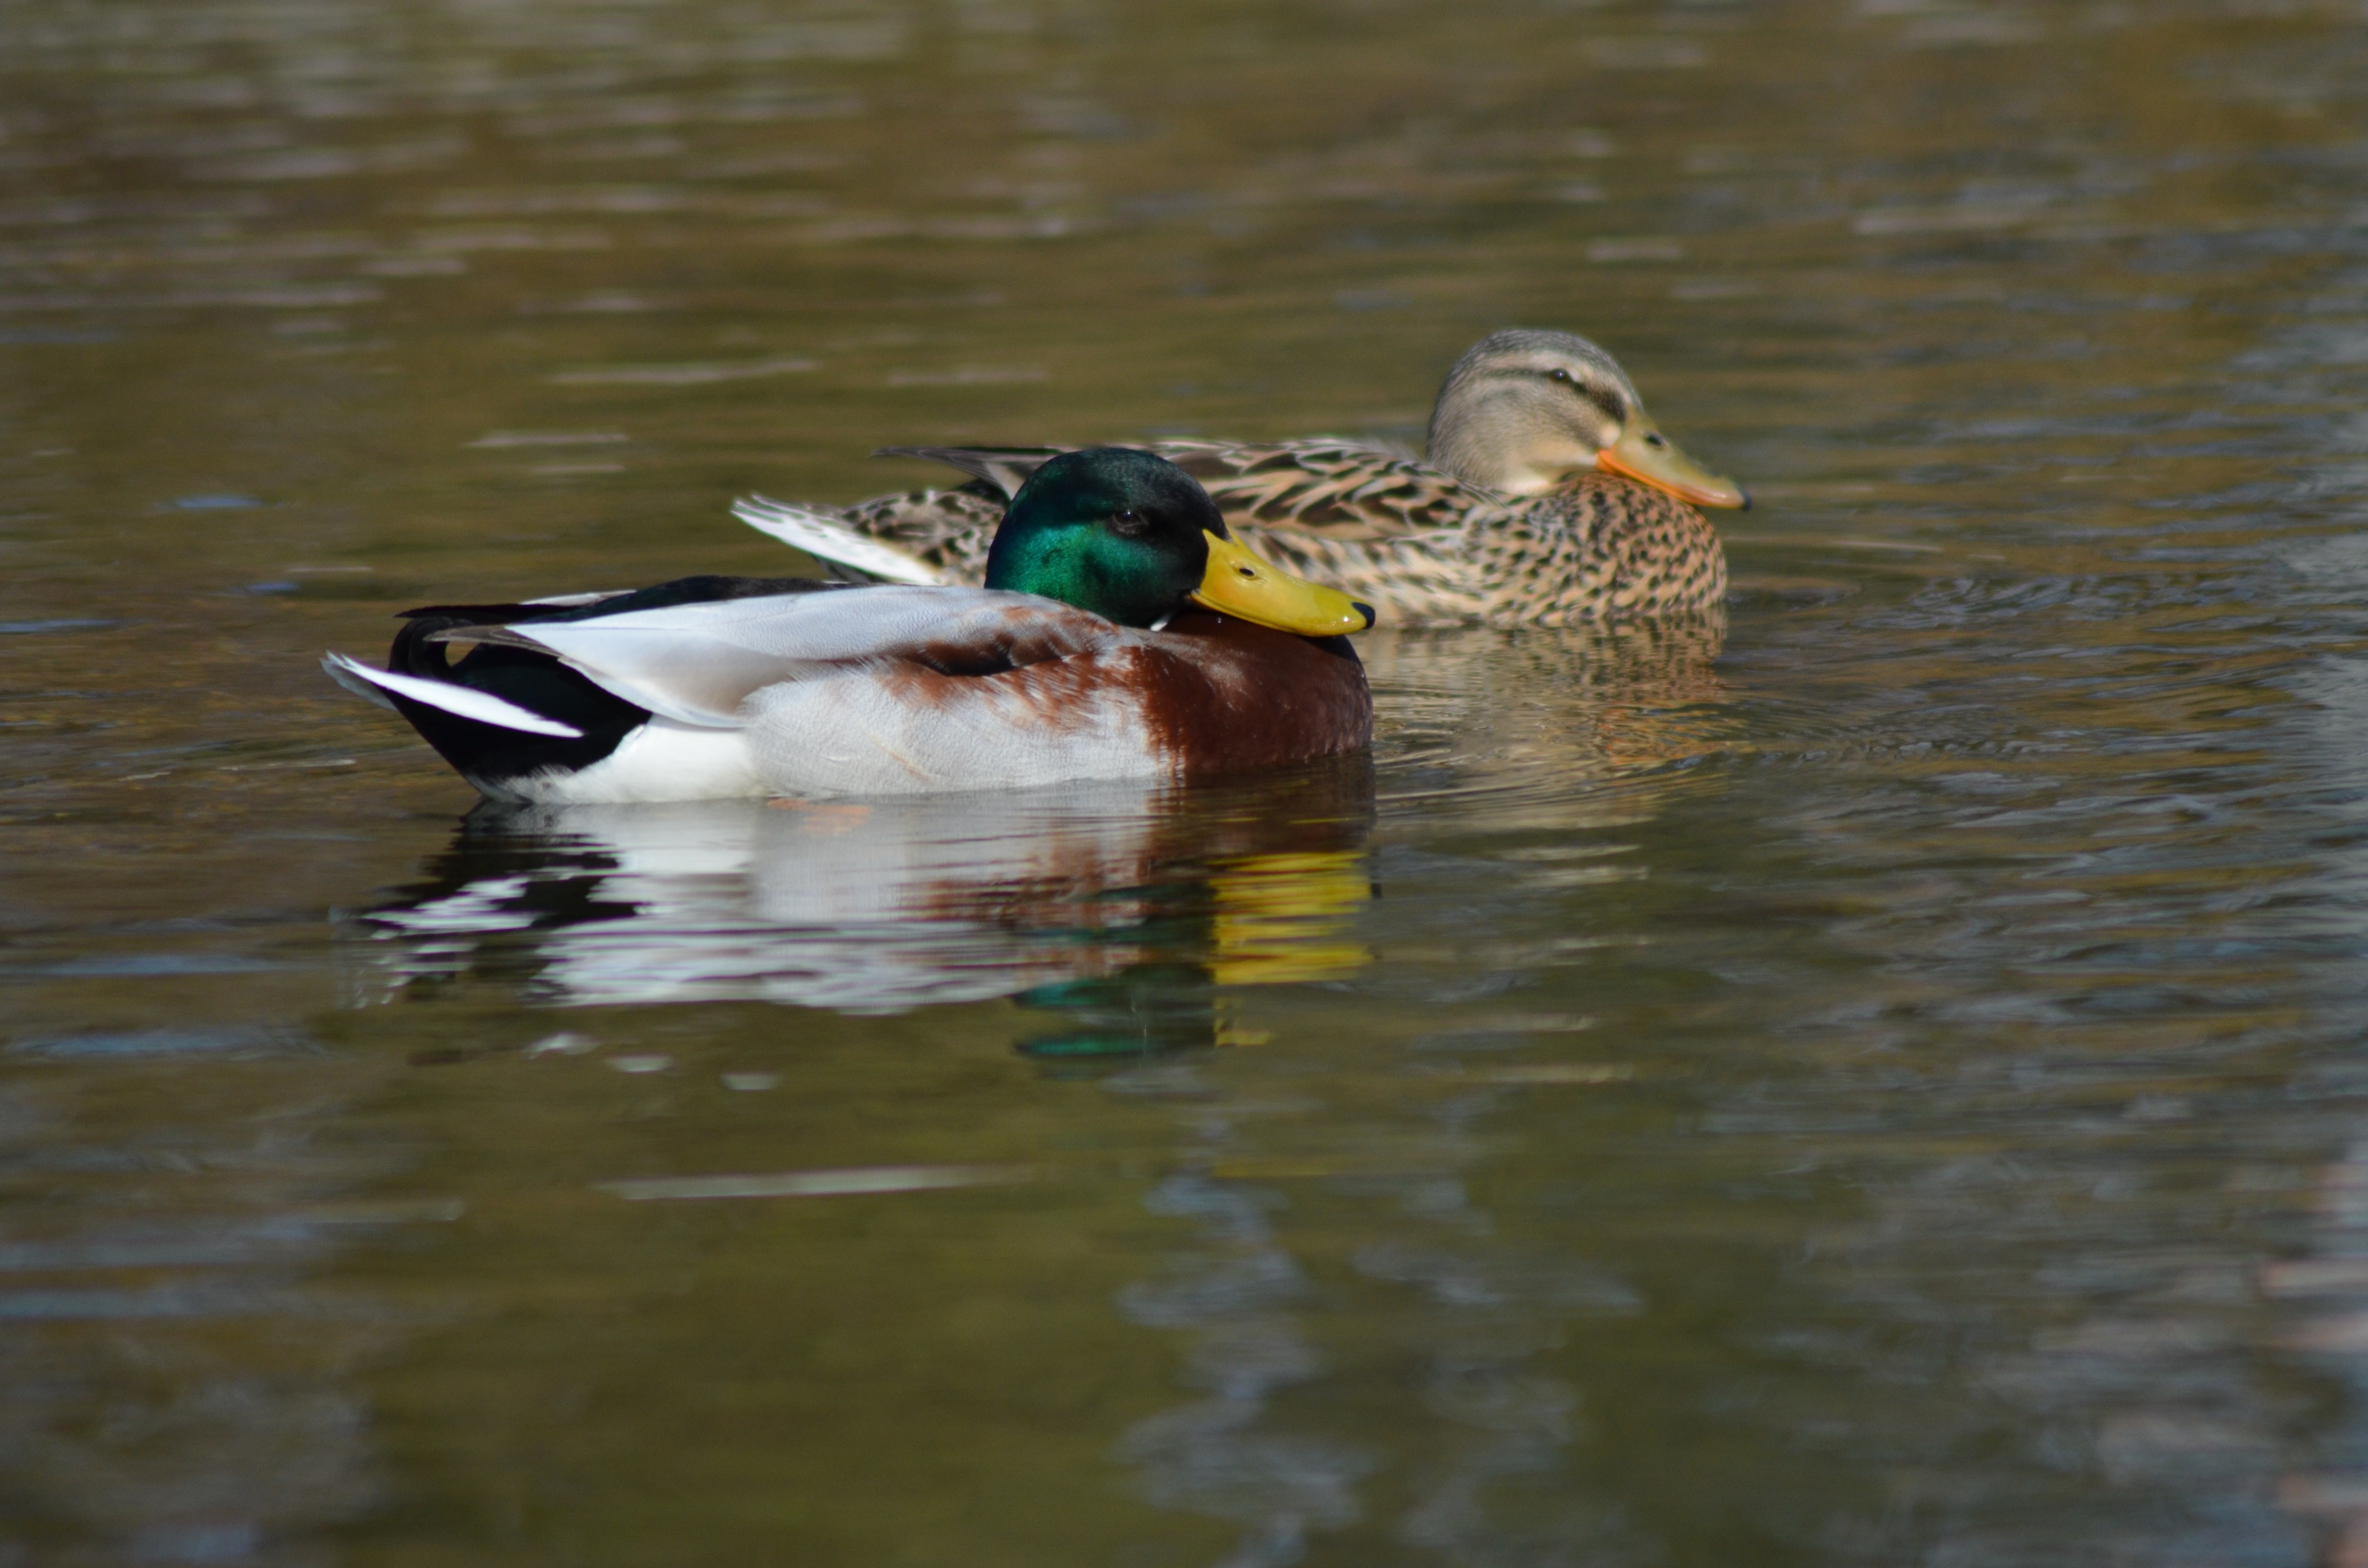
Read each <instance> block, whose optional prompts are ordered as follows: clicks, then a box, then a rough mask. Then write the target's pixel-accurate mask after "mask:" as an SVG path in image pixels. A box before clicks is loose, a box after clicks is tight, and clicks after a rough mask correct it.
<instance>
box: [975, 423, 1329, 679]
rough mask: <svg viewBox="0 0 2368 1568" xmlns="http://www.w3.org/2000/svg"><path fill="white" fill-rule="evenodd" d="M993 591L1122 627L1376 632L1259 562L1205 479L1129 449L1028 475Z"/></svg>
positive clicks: (989, 561)
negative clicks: (1189, 623) (1178, 622)
mask: <svg viewBox="0 0 2368 1568" xmlns="http://www.w3.org/2000/svg"><path fill="white" fill-rule="evenodd" d="M986 585H987V586H988V587H990V588H1009V589H1012V590H1014V591H1016V592H1019V593H1023V594H1042V595H1043V596H1044V597H1046V598H1053V599H1059V600H1060V601H1061V602H1062V603H1064V604H1069V605H1075V606H1076V607H1077V608H1079V609H1085V610H1091V611H1092V612H1093V613H1094V614H1096V615H1099V616H1103V617H1106V618H1107V619H1111V620H1114V621H1117V622H1118V623H1119V624H1120V625H1121V626H1143V627H1151V626H1159V625H1164V624H1166V622H1167V618H1168V617H1169V616H1172V615H1174V614H1176V613H1177V612H1178V610H1181V609H1183V608H1186V607H1188V606H1190V605H1194V604H1198V605H1201V606H1204V607H1206V608H1210V609H1213V610H1218V611H1221V612H1223V613H1224V614H1226V615H1231V616H1235V617H1238V618H1239V619H1243V620H1248V621H1255V622H1257V623H1258V625H1260V626H1271V627H1274V628H1276V629H1277V630H1279V631H1295V632H1298V633H1299V634H1300V635H1302V636H1304V637H1331V636H1337V635H1338V634H1340V633H1342V632H1348V631H1365V630H1366V629H1367V628H1369V627H1371V626H1372V624H1373V612H1372V608H1371V607H1370V606H1367V605H1362V604H1359V603H1358V602H1357V601H1356V600H1354V599H1352V598H1350V597H1349V596H1347V595H1346V594H1343V593H1339V592H1338V591H1337V590H1335V589H1331V588H1326V587H1320V586H1318V585H1315V584H1314V583H1310V582H1306V581H1304V580H1303V579H1301V578H1298V577H1294V576H1292V574H1290V573H1288V572H1285V571H1283V570H1282V569H1281V568H1280V567H1278V566H1276V565H1274V564H1273V563H1271V562H1267V561H1264V560H1261V559H1260V558H1259V557H1258V556H1257V555H1254V554H1252V553H1251V552H1250V551H1249V550H1248V549H1247V547H1245V546H1244V545H1242V544H1241V543H1240V542H1239V541H1237V540H1235V539H1234V538H1233V537H1232V535H1231V534H1230V533H1229V532H1228V531H1227V530H1226V528H1225V518H1224V514H1223V513H1221V512H1220V511H1218V510H1217V504H1216V503H1215V502H1214V501H1212V500H1211V499H1209V493H1208V492H1207V491H1205V490H1203V489H1201V485H1200V482H1199V481H1197V480H1195V479H1194V478H1193V477H1192V476H1191V475H1190V474H1189V473H1186V472H1184V471H1183V470H1182V469H1180V468H1178V467H1177V466H1176V465H1175V464H1174V463H1172V462H1169V461H1168V460H1167V459H1165V458H1161V457H1155V456H1154V455H1152V454H1151V453H1149V452H1143V451H1137V450H1135V449H1133V448H1131V447H1088V448H1087V449H1085V450H1083V451H1076V452H1065V453H1064V454H1062V455H1061V456H1059V457H1057V458H1054V459H1053V460H1052V461H1050V462H1048V463H1046V464H1044V465H1043V466H1042V468H1039V469H1038V470H1037V471H1036V472H1034V473H1032V474H1030V476H1029V479H1028V483H1025V484H1023V485H1021V486H1020V487H1019V494H1017V495H1014V496H1013V497H1012V498H1011V506H1010V509H1009V510H1008V511H1007V512H1005V513H1004V515H1003V526H1002V527H1001V528H997V529H996V535H995V542H994V544H993V545H991V546H989V547H988V550H987V553H986Z"/></svg>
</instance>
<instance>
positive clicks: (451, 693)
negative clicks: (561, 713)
mask: <svg viewBox="0 0 2368 1568" xmlns="http://www.w3.org/2000/svg"><path fill="white" fill-rule="evenodd" d="M321 667H322V668H323V669H324V670H326V671H328V672H329V678H330V679H331V680H334V681H336V683H337V684H338V685H339V686H342V687H345V688H346V689H347V691H352V692H359V694H360V695H362V696H364V697H367V698H370V699H371V700H372V701H378V700H380V699H379V696H378V693H379V692H380V691H391V692H393V693H394V694H395V695H396V696H397V697H405V698H409V699H411V700H412V701H414V702H417V703H423V704H425V705H426V706H427V707H429V708H434V709H438V710H441V711H443V712H446V713H450V714H452V715H453V716H455V717H456V718H461V719H474V720H475V721H476V722H478V723H480V724H498V725H499V726H501V727H502V728H503V729H505V730H523V731H525V732H526V733H528V734H529V735H557V736H558V737H560V738H561V739H562V740H570V741H575V740H581V739H583V738H584V732H583V731H581V730H579V729H577V728H576V727H575V725H573V724H563V723H561V722H559V721H558V720H556V719H546V718H544V717H543V716H542V715H541V714H540V713H536V712H533V711H531V710H528V709H524V708H521V707H519V706H518V704H517V703H515V702H505V701H503V700H502V699H500V698H498V697H495V696H494V695H493V694H492V693H491V692H485V691H477V690H474V689H472V688H471V687H465V686H456V685H454V684H453V683H452V682H450V681H442V680H422V679H421V678H420V677H418V676H399V675H396V674H394V673H393V671H391V670H374V669H372V668H370V666H369V665H364V664H359V663H357V662H356V661H354V660H352V659H348V658H347V657H346V656H345V655H344V654H343V653H331V654H329V655H328V656H327V657H325V658H324V659H323V660H322V661H321ZM373 688H375V689H373Z"/></svg>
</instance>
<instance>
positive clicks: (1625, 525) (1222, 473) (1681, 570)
mask: <svg viewBox="0 0 2368 1568" xmlns="http://www.w3.org/2000/svg"><path fill="white" fill-rule="evenodd" d="M1047 450H1048V452H1049V450H1050V449H1047ZM1150 450H1153V451H1156V452H1157V453H1158V454H1159V455H1160V456H1162V457H1164V458H1166V459H1167V460H1169V461H1171V462H1174V463H1176V464H1177V465H1178V466H1179V467H1181V468H1183V469H1184V470H1185V471H1186V472H1189V473H1190V474H1191V475H1192V476H1193V477H1194V478H1195V479H1198V480H1199V481H1200V482H1201V484H1202V485H1204V486H1205V487H1206V488H1207V489H1208V492H1209V494H1210V495H1211V496H1212V498H1213V499H1214V500H1215V501H1216V503H1217V505H1218V506H1219V507H1220V508H1222V509H1223V510H1224V514H1225V522H1226V526H1227V527H1229V528H1233V529H1235V531H1236V532H1238V533H1239V534H1240V535H1241V536H1242V539H1243V540H1244V541H1245V542H1246V543H1247V544H1248V545H1249V547H1250V548H1251V549H1252V550H1255V551H1258V552H1259V553H1260V554H1263V555H1265V556H1267V557H1268V558H1269V559H1270V560H1272V561H1273V562H1276V564H1278V565H1281V566H1282V567H1284V568H1286V569H1287V570H1289V571H1292V572H1295V573H1298V574H1301V575H1303V576H1304V577H1307V578H1309V579H1311V580H1312V581H1315V582H1319V583H1324V584H1326V585H1331V586H1334V587H1338V588H1339V589H1340V590H1341V591H1342V592H1344V593H1347V594H1349V595H1350V596H1351V597H1356V598H1360V599H1363V600H1365V601H1366V602H1367V603H1369V604H1372V606H1373V607H1374V608H1376V609H1378V610H1379V611H1380V612H1381V614H1382V617H1383V622H1384V624H1389V625H1396V626H1435V625H1452V624H1458V623H1470V622H1480V623H1483V624H1487V625H1498V626H1567V625H1575V624H1577V623H1579V622H1582V621H1590V620H1626V619H1638V618H1641V617H1646V616H1655V615H1663V614H1668V613H1671V612H1676V611H1687V610H1701V609H1706V608H1711V607H1713V606H1715V605H1718V604H1721V603H1723V602H1724V601H1725V597H1726V554H1725V550H1724V549H1722V548H1721V546H1720V544H1719V539H1718V534H1717V533H1716V531H1715V530H1713V528H1712V527H1711V525H1710V523H1709V521H1708V519H1706V518H1705V517H1703V516H1702V513H1700V512H1698V511H1696V510H1695V509H1694V508H1693V507H1691V506H1687V505H1686V504H1685V503H1684V502H1682V501H1679V500H1677V499H1676V498H1674V497H1672V496H1669V495H1667V494H1663V493H1661V492H1660V491H1658V490H1655V489H1652V488H1650V487H1649V486H1646V485H1643V484H1638V483H1634V482H1633V481H1630V480H1625V479H1621V478H1619V477H1617V476H1614V475H1611V474H1599V473H1590V474H1583V475H1580V476H1579V477H1578V478H1577V480H1576V481H1575V482H1574V483H1570V484H1568V485H1566V486H1565V487H1564V488H1562V489H1559V490H1556V491H1554V492H1552V493H1550V494H1544V495H1534V496H1508V495H1504V494H1498V493H1497V492H1495V491H1491V490H1485V489H1482V488H1481V487H1479V486H1477V485H1474V484H1468V483H1464V482H1463V481H1462V480H1459V479H1457V478H1456V477H1455V476H1454V475H1452V474H1450V473H1446V472H1441V471H1440V470H1438V469H1435V468H1431V467H1429V465H1427V464H1424V463H1421V462H1417V461H1416V460H1413V459H1411V458H1405V457H1398V456H1395V455H1393V454H1390V453H1387V452H1383V451H1379V450H1377V449H1373V448H1370V447H1360V446H1356V445H1353V444H1350V443H1348V442H1338V441H1288V442H1278V443H1275V444H1273V445H1270V446H1245V445H1236V444H1233V443H1223V442H1214V441H1161V442H1156V443H1154V444H1153V445H1152V446H1151V448H1150ZM840 516H841V517H843V518H844V520H845V521H846V522H847V524H848V526H849V527H851V528H855V529H856V530H857V531H858V532H860V533H863V534H866V535H869V536H871V538H874V539H879V540H885V541H887V542H889V543H892V544H895V545H897V546H899V547H901V548H903V549H905V550H906V551H910V552H911V553H912V554H914V555H915V556H916V557H917V558H918V559H920V560H921V561H923V562H927V563H928V564H929V565H931V566H934V567H937V568H939V570H941V571H944V572H946V573H948V574H950V575H951V576H952V577H953V579H954V580H956V581H959V582H976V581H977V580H978V579H979V577H980V575H981V574H983V573H984V572H985V564H986V547H987V544H988V542H989V541H990V540H992V539H993V538H994V537H995V528H996V522H997V521H998V520H999V518H1000V516H1001V511H1000V506H999V503H998V500H997V493H996V489H995V486H994V483H993V482H992V481H991V480H987V479H984V478H982V479H979V480H975V481H973V483H970V484H967V485H964V486H962V487H961V488H959V489H954V490H923V491H916V492H913V493H910V494H902V495H883V496H881V497H878V498H877V499H874V500H871V501H865V502H861V503H860V504H858V505H856V506H850V507H848V508H847V509H846V510H845V511H844V512H843V513H841V514H840Z"/></svg>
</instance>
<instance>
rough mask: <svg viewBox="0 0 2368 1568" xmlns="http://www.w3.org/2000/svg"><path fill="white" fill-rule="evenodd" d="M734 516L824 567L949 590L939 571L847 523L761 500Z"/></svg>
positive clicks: (739, 505)
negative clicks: (831, 564) (833, 564)
mask: <svg viewBox="0 0 2368 1568" xmlns="http://www.w3.org/2000/svg"><path fill="white" fill-rule="evenodd" d="M732 515H733V516H734V517H737V518H739V519H740V520H741V521H742V522H744V523H746V524H747V525H748V526H749V527H750V528H755V529H756V530H757V532H758V533H764V534H770V535H772V536H773V537H774V538H775V539H777V540H780V541H781V542H782V543H783V544H786V545H791V546H792V547H794V548H796V549H799V550H803V551H805V552H806V553H807V554H808V555H811V556H814V558H815V559H817V560H821V561H836V562H838V563H839V564H840V565H841V566H851V567H853V568H855V570H857V571H858V572H862V573H866V574H870V575H871V576H874V577H877V578H879V579H880V580H881V581H882V582H883V583H903V584H907V585H912V586H914V587H922V588H938V587H946V586H950V585H952V583H953V581H954V580H953V578H951V577H950V576H948V575H947V574H945V573H943V572H940V571H939V570H938V569H937V568H936V567H934V566H931V565H929V564H928V563H927V562H923V561H920V560H918V559H917V558H916V557H914V556H912V555H909V554H907V553H905V551H901V550H899V549H897V548H896V547H895V546H894V545H893V544H882V543H881V542H880V541H879V540H876V539H871V538H868V537H866V536H865V535H862V534H860V533H857V532H856V531H855V530H854V529H853V528H848V526H847V525H846V524H845V523H842V522H840V521H838V519H837V518H836V517H827V516H825V515H824V514H823V513H820V512H814V511H809V510H807V509H806V508H805V507H803V506H791V505H790V504H789V503H788V502H786V501H773V500H768V499H767V498H766V497H765V496H762V495H749V496H745V497H743V498H742V499H740V500H737V501H734V503H732Z"/></svg>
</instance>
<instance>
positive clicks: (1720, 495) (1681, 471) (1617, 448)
mask: <svg viewBox="0 0 2368 1568" xmlns="http://www.w3.org/2000/svg"><path fill="white" fill-rule="evenodd" d="M1595 466H1596V467H1598V468H1600V469H1605V470H1608V471H1609V472H1612V473H1616V474H1620V475H1622V477H1624V478H1628V479H1633V480H1634V481H1635V482H1636V483H1639V484H1649V485H1651V486H1652V487H1653V488H1654V489H1656V490H1660V491H1666V492H1668V494H1671V495H1674V496H1676V497H1677V498H1678V499H1679V500H1680V501H1684V502H1688V503H1691V505H1693V506H1750V505H1751V497H1750V495H1749V494H1748V493H1747V492H1746V491H1745V490H1744V488H1743V486H1741V485H1740V484H1737V483H1735V481H1733V480H1731V479H1725V478H1722V477H1721V476H1719V475H1718V474H1715V473H1713V472H1711V471H1710V470H1708V469H1706V468H1704V467H1702V465H1701V464H1700V463H1698V462H1696V461H1694V460H1693V459H1691V458H1690V457H1688V456H1686V454H1685V453H1683V452H1681V451H1679V450H1678V444H1677V443H1676V442H1675V441H1672V440H1670V439H1669V438H1668V437H1667V436H1664V435H1662V434H1661V430H1660V426H1657V425H1655V424H1654V423H1653V422H1652V421H1651V420H1650V419H1648V418H1646V417H1645V415H1643V414H1642V413H1641V412H1640V413H1637V414H1634V415H1631V416H1630V417H1629V420H1628V427H1627V428H1626V429H1625V430H1623V431H1622V432H1621V433H1620V439H1618V440H1617V441H1614V442H1613V443H1612V444H1611V445H1610V446H1608V447H1606V448H1604V449H1602V450H1601V451H1600V452H1598V453H1596V454H1595Z"/></svg>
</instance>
